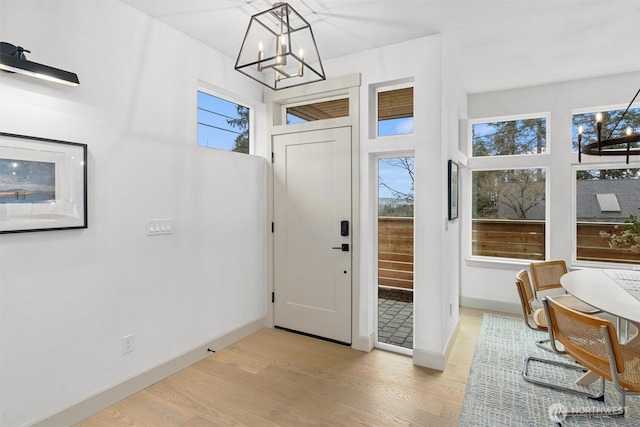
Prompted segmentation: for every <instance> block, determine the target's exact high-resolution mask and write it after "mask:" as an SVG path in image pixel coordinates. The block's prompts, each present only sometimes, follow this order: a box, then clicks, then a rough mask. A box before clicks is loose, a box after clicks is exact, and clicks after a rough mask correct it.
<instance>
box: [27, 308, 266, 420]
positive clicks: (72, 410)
mask: <svg viewBox="0 0 640 427" xmlns="http://www.w3.org/2000/svg"><path fill="white" fill-rule="evenodd" d="M265 321H266V320H265V318H261V319H258V320H255V321H253V322H251V323H249V324H247V325H244V326H241V327H240V328H238V329H235V330H233V331H231V332H229V333H228V334H226V335H224V336H222V337H219V338H217V339H215V340H213V341H211V342H208V343H206V344H202V345H200V346H198V347H196V348H194V349H192V350H189V351H187V352H185V353H183V354H181V355H179V356H177V357H176V358H174V359H171V360H168V361H167V362H165V363H162V364H161V365H158V366H156V367H153V368H151V369H149V370H148V371H145V372H143V373H141V374H140V375H136V376H135V377H133V378H130V379H128V380H126V381H124V382H122V383H120V384H117V385H115V386H113V387H109V388H107V389H104V390H102V391H99V392H96V393H95V394H93V395H89V396H87V397H86V398H85V399H83V400H81V401H80V402H78V403H76V404H74V405H72V406H70V407H68V408H66V409H63V410H62V411H60V412H57V413H55V414H52V415H49V416H47V417H45V418H42V419H40V420H38V421H36V422H34V423H32V424H30V425H31V426H35V427H45V426H46V427H51V426H69V425H73V424H75V423H77V422H80V421H82V420H84V419H85V418H88V417H90V416H91V415H94V414H96V413H98V412H100V411H101V410H103V409H105V408H108V407H109V406H111V405H113V404H115V403H117V402H119V401H121V400H122V399H124V398H126V397H128V396H131V395H132V394H134V393H137V392H139V391H140V390H143V389H145V388H147V387H149V386H150V385H152V384H155V383H156V382H158V381H160V380H162V379H164V378H166V377H168V376H170V375H173V374H175V373H176V372H178V371H180V370H182V369H184V368H186V367H188V366H190V365H193V364H194V363H196V362H199V361H200V360H202V359H204V358H206V357H207V356H209V355H211V354H212V353H211V352H209V351H208V349H212V350H215V351H218V350H220V349H223V348H225V347H228V346H229V345H231V344H233V343H235V342H237V341H239V340H241V339H242V338H245V337H247V336H249V335H251V334H252V333H254V332H256V331H259V330H260V329H262V328H264V327H265Z"/></svg>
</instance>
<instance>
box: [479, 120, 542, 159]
mask: <svg viewBox="0 0 640 427" xmlns="http://www.w3.org/2000/svg"><path fill="white" fill-rule="evenodd" d="M546 136H547V125H546V120H545V119H542V118H534V119H524V120H510V121H505V122H490V123H483V124H481V125H475V126H474V127H473V155H474V157H483V156H508V155H515V154H531V153H542V152H544V149H545V146H546Z"/></svg>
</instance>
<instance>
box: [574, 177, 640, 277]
mask: <svg viewBox="0 0 640 427" xmlns="http://www.w3.org/2000/svg"><path fill="white" fill-rule="evenodd" d="M575 179H576V259H577V260H578V261H595V262H615V263H626V264H637V263H638V262H640V247H634V246H635V245H637V244H638V243H640V241H636V239H635V234H634V225H633V219H634V217H637V216H638V214H639V213H640V211H639V210H638V208H640V169H633V168H621V167H609V168H599V169H578V170H576V173H575ZM635 231H636V232H637V231H640V229H638V227H637V226H636V227H635Z"/></svg>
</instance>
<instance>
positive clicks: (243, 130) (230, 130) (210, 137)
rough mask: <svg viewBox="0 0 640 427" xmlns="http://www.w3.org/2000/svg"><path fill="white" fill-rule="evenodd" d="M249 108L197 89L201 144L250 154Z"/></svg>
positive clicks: (199, 139)
mask: <svg viewBox="0 0 640 427" xmlns="http://www.w3.org/2000/svg"><path fill="white" fill-rule="evenodd" d="M249 119H250V109H249V108H248V107H245V106H243V105H240V104H236V103H234V102H231V101H227V100H226V99H222V98H219V97H217V96H213V95H210V94H208V93H205V92H201V91H198V145H199V146H201V147H209V148H218V149H221V150H227V151H236V152H239V153H246V154H249V142H250V141H249V129H250V123H249Z"/></svg>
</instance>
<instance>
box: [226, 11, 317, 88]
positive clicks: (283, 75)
mask: <svg viewBox="0 0 640 427" xmlns="http://www.w3.org/2000/svg"><path fill="white" fill-rule="evenodd" d="M235 69H236V70H238V71H240V72H241V73H243V74H245V75H247V76H249V77H251V78H252V79H254V80H255V81H257V82H259V83H262V84H263V85H265V86H267V87H269V88H271V89H273V90H279V89H284V88H289V87H294V86H300V85H304V84H308V83H312V82H317V81H320V80H325V79H326V77H325V74H324V68H323V67H322V61H321V60H320V54H319V53H318V47H317V46H316V41H315V38H314V36H313V31H312V30H311V25H309V23H308V22H307V21H306V20H305V19H304V18H303V17H302V16H300V14H298V12H296V11H295V10H294V9H293V8H292V7H291V6H289V4H287V3H276V4H275V5H274V6H273V7H272V8H271V9H268V10H265V11H264V12H260V13H258V14H256V15H253V16H252V17H251V21H250V22H249V27H248V28H247V32H246V34H245V36H244V40H243V42H242V46H241V47H240V53H239V54H238V59H237V60H236V65H235Z"/></svg>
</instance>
